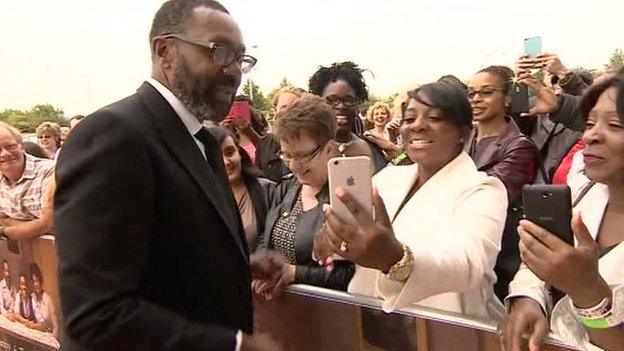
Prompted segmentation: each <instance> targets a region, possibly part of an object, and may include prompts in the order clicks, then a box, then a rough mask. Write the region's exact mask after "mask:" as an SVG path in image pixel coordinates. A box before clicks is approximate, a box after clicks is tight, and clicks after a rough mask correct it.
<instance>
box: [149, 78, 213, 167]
mask: <svg viewBox="0 0 624 351" xmlns="http://www.w3.org/2000/svg"><path fill="white" fill-rule="evenodd" d="M147 82H148V83H150V84H151V85H152V86H153V87H154V89H156V90H157V91H158V92H159V93H160V95H162V97H164V98H165V100H167V102H168V103H169V105H171V107H172V108H173V110H174V111H175V112H176V113H177V114H178V117H180V120H181V121H182V123H184V126H185V127H186V129H188V131H189V133H190V134H191V136H192V137H193V140H195V144H197V147H199V150H201V152H202V155H204V158H206V150H205V147H204V143H202V142H201V141H200V140H199V139H197V138H196V137H195V134H197V132H199V130H200V129H202V127H203V126H202V124H201V122H199V120H198V119H197V118H196V117H195V116H194V115H193V114H192V113H191V111H189V110H188V109H187V108H186V106H184V104H183V103H182V101H180V99H178V98H177V97H176V96H175V95H173V93H172V92H171V90H169V89H167V87H166V86H164V85H162V83H160V82H159V81H157V80H156V79H154V78H151V77H150V78H148V79H147Z"/></svg>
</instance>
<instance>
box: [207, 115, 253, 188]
mask: <svg viewBox="0 0 624 351" xmlns="http://www.w3.org/2000/svg"><path fill="white" fill-rule="evenodd" d="M208 131H209V132H210V134H212V136H214V137H215V139H217V142H218V143H219V145H221V144H222V143H223V142H224V141H225V139H227V137H231V138H232V140H234V144H235V145H236V149H237V150H238V153H239V154H240V157H241V177H242V178H243V182H245V184H247V182H248V181H249V180H254V179H256V178H258V177H259V176H260V175H261V174H262V172H260V170H259V169H258V167H256V165H254V163H253V162H252V161H251V157H249V154H248V153H247V151H246V150H245V149H243V148H242V147H241V146H240V143H239V139H238V137H237V136H236V134H234V132H232V131H231V130H229V129H225V128H222V127H209V128H208Z"/></svg>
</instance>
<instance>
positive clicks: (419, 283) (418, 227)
mask: <svg viewBox="0 0 624 351" xmlns="http://www.w3.org/2000/svg"><path fill="white" fill-rule="evenodd" d="M417 177H418V165H410V166H394V167H387V168H386V169H384V170H382V171H381V172H379V173H378V174H377V175H376V176H375V178H374V180H373V183H374V185H375V186H376V187H377V189H378V190H379V194H380V196H381V197H382V199H383V201H384V203H385V205H386V209H387V211H388V216H389V217H390V219H393V218H394V217H395V214H396V213H397V210H398V208H399V206H400V205H401V203H402V202H403V200H404V199H405V197H406V195H407V194H408V192H409V190H410V189H411V187H412V185H413V184H414V182H415V181H416V179H417ZM506 212H507V192H506V190H505V186H504V185H503V183H502V182H501V181H499V180H498V179H497V178H494V177H490V176H487V175H486V174H485V173H482V172H478V171H477V168H476V166H475V164H474V162H473V161H472V159H471V158H470V156H468V154H466V153H465V152H462V153H461V154H460V155H459V156H457V157H456V158H455V159H454V160H452V161H451V162H450V163H448V164H447V165H446V166H445V167H444V168H442V169H441V170H440V171H438V172H437V173H436V174H435V175H434V176H433V177H431V178H430V179H429V180H428V181H427V182H426V183H425V184H423V185H422V186H421V188H420V189H418V191H417V192H416V193H415V194H414V195H413V196H412V198H411V199H410V200H409V201H408V202H407V203H406V204H405V206H404V207H403V209H402V210H401V212H400V213H399V214H398V215H397V216H396V218H395V219H394V221H393V225H392V227H393V229H394V233H395V235H396V237H397V239H398V240H399V241H400V242H401V243H403V244H405V245H407V246H408V247H409V248H410V249H411V250H412V253H413V254H414V265H413V267H412V273H411V275H410V277H409V278H408V280H407V281H406V282H404V283H401V282H396V281H393V280H390V279H387V278H386V277H385V275H384V274H383V273H382V272H380V271H378V270H374V269H369V268H365V267H360V266H356V271H355V275H354V276H353V279H352V280H351V283H350V284H349V292H352V293H359V294H364V295H369V296H376V297H380V298H382V299H383V300H384V301H383V303H382V306H383V309H384V310H385V311H386V312H390V311H393V310H395V309H400V308H404V307H407V306H410V305H412V304H415V305H418V306H424V307H430V308H435V309H439V310H444V311H449V312H454V313H459V314H462V315H466V316H470V317H475V318H480V319H485V320H492V319H493V320H499V319H500V318H501V317H502V316H503V315H504V308H503V305H502V304H501V303H500V301H498V299H497V298H496V297H495V295H494V292H493V285H494V283H495V282H496V275H495V273H494V265H495V263H496V256H497V255H498V252H499V251H500V245H501V237H502V232H503V227H504V224H505V217H506Z"/></svg>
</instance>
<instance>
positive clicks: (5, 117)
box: [0, 104, 68, 133]
mask: <svg viewBox="0 0 624 351" xmlns="http://www.w3.org/2000/svg"><path fill="white" fill-rule="evenodd" d="M0 120H2V121H4V122H6V123H8V124H10V125H12V126H14V127H15V128H17V129H19V130H20V131H21V132H22V133H34V132H35V129H36V128H37V126H38V125H39V124H41V123H43V122H46V121H47V122H55V123H58V124H60V125H61V126H67V125H68V122H67V119H65V117H64V113H63V110H61V109H59V108H56V107H54V106H52V105H50V104H40V105H35V106H34V107H33V108H31V109H30V110H26V111H22V110H16V109H6V110H4V111H1V112H0Z"/></svg>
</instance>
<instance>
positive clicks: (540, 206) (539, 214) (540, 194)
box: [522, 184, 574, 246]
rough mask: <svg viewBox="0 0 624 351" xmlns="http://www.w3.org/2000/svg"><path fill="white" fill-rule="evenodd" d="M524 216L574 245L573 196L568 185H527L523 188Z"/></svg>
mask: <svg viewBox="0 0 624 351" xmlns="http://www.w3.org/2000/svg"><path fill="white" fill-rule="evenodd" d="M522 203H523V205H524V216H525V217H526V219H528V220H529V221H531V222H533V223H535V224H537V225H539V226H540V227H542V228H544V229H546V230H548V231H549V232H551V233H552V234H553V235H555V236H557V237H558V238H559V239H561V240H563V241H565V242H566V243H568V244H569V245H572V246H574V234H573V233H572V227H571V224H570V222H571V221H572V198H571V195H570V188H569V187H568V186H567V185H547V184H546V185H545V184H539V185H525V186H524V187H523V188H522Z"/></svg>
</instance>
